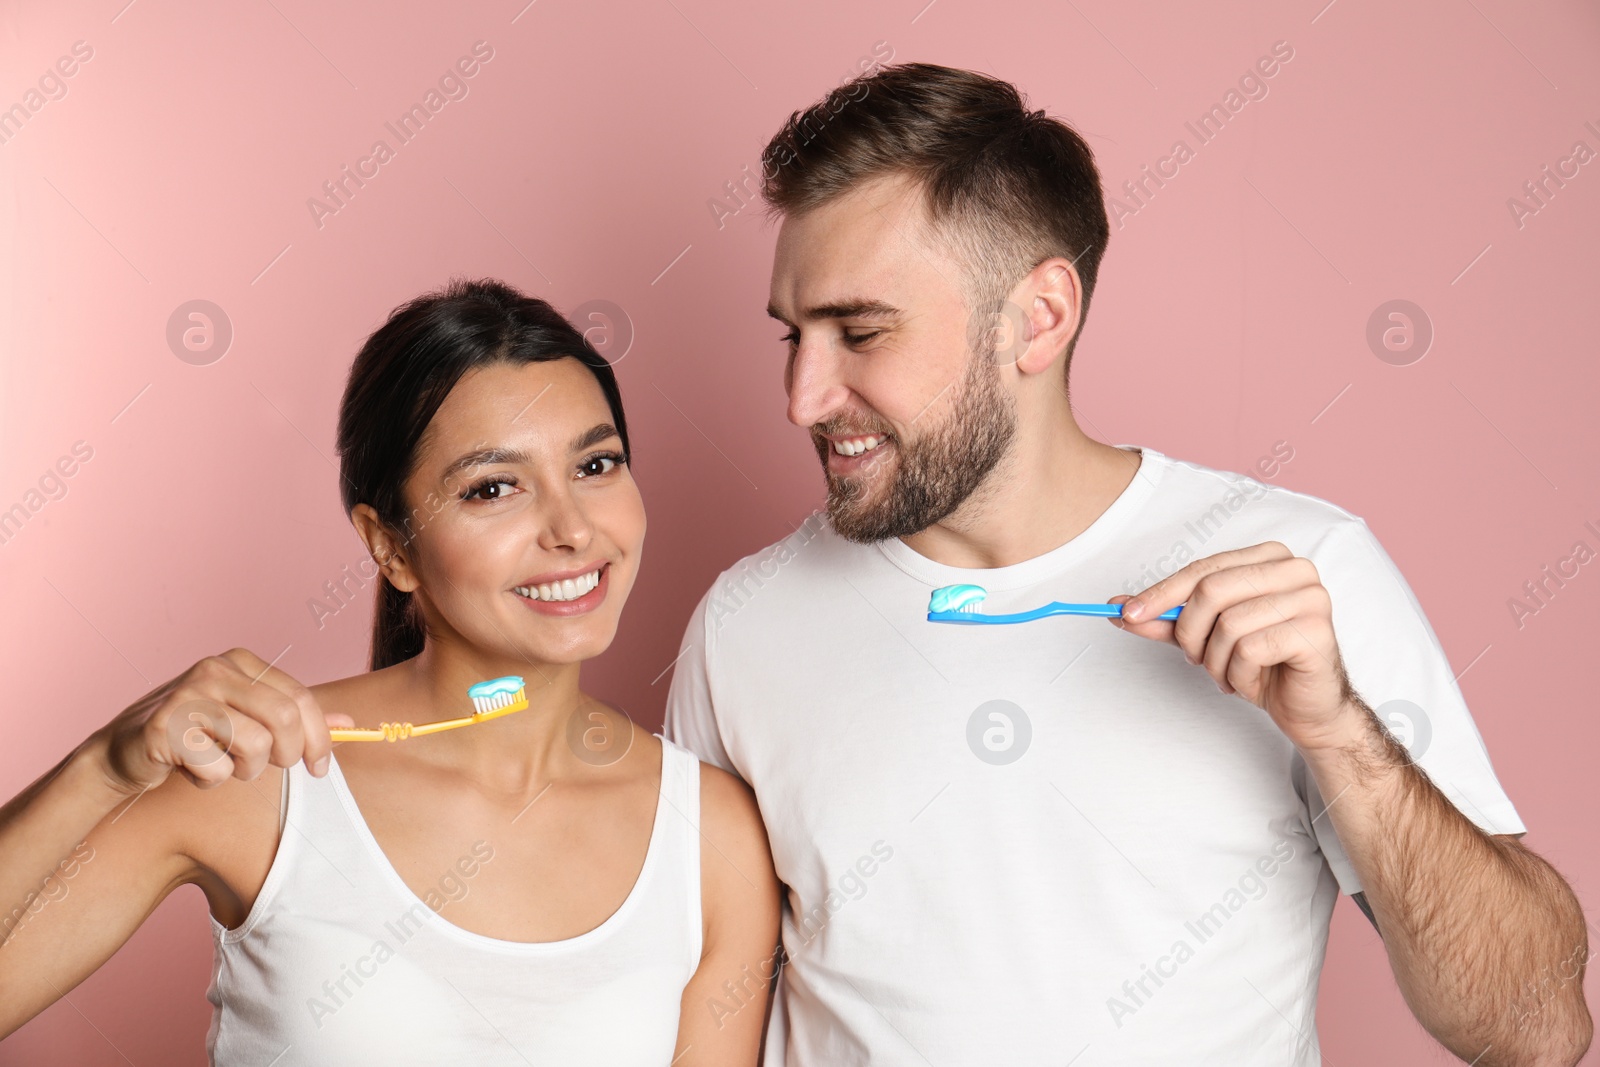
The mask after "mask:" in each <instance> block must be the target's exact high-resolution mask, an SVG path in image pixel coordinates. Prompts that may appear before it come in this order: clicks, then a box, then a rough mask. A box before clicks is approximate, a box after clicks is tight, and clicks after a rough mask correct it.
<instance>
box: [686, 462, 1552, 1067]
mask: <svg viewBox="0 0 1600 1067" xmlns="http://www.w3.org/2000/svg"><path fill="white" fill-rule="evenodd" d="M1118 447H1121V448H1125V449H1132V450H1134V451H1135V452H1136V453H1137V451H1138V450H1137V449H1136V447H1135V446H1131V445H1120V446H1118ZM1142 451H1143V458H1142V462H1141V466H1140V469H1139V471H1138V473H1137V475H1136V476H1135V477H1134V479H1133V481H1132V482H1131V483H1130V484H1129V485H1128V487H1127V489H1126V490H1125V491H1124V492H1123V493H1122V494H1121V495H1120V496H1119V497H1118V498H1117V499H1116V500H1115V501H1114V502H1113V503H1112V504H1111V506H1110V507H1109V508H1107V509H1106V511H1105V512H1104V513H1103V514H1102V515H1101V516H1100V518H1099V519H1098V520H1096V521H1095V522H1094V524H1093V525H1091V526H1090V527H1089V528H1088V529H1087V530H1085V531H1084V532H1082V533H1080V534H1079V535H1078V536H1077V537H1074V538H1073V539H1072V540H1070V541H1068V542H1067V543H1066V544H1064V545H1061V546H1060V547H1058V548H1056V549H1054V550H1052V551H1049V552H1046V553H1044V554H1043V555H1041V556H1037V557H1035V558H1033V559H1030V560H1026V561H1024V562H1022V563H1017V564H1014V565H1012V566H1009V567H999V568H992V569H965V568H958V567H950V566H945V565H943V564H940V563H936V562H934V561H932V560H929V559H928V558H926V557H924V556H922V555H919V554H918V553H916V552H915V551H913V550H912V549H910V548H908V547H907V546H906V545H905V544H904V543H902V542H901V541H899V540H890V541H887V542H883V543H880V544H876V545H857V544H853V543H850V542H848V541H845V540H844V539H843V538H841V537H839V536H838V535H837V534H835V533H834V532H833V531H832V530H831V529H830V528H829V527H828V526H827V525H826V523H825V522H824V521H823V519H822V517H821V515H820V514H817V515H813V516H812V517H811V518H810V519H808V520H807V521H806V522H805V523H804V524H802V525H801V527H800V528H799V529H798V530H797V531H796V532H795V533H794V534H793V535H791V536H790V537H788V538H785V539H784V540H783V541H781V542H779V543H778V544H776V545H773V546H770V547H769V548H767V549H766V550H764V551H762V552H759V553H756V554H754V555H751V556H748V557H746V558H745V559H743V560H741V561H739V562H738V563H736V564H735V565H734V566H733V567H731V568H729V569H728V570H727V571H724V572H723V574H722V575H721V576H720V577H719V578H718V580H717V582H716V583H715V584H714V585H713V586H712V588H711V589H710V590H709V591H708V592H707V593H706V595H705V596H704V597H703V598H702V599H701V601H700V603H699V605H698V606H697V607H696V609H695V612H694V615H693V617H692V619H691V620H690V623H689V626H688V630H687V632H686V633H685V634H684V638H683V645H682V650H681V651H682V654H681V657H680V658H679V660H678V662H677V668H676V674H675V676H674V678H673V681H672V688H671V693H670V695H669V697H668V705H667V717H666V725H665V732H666V735H667V736H668V737H671V738H672V739H673V740H675V741H677V742H678V743H680V744H682V745H684V746H686V747H687V748H689V749H691V750H692V751H694V752H696V753H697V754H698V755H700V756H701V758H703V759H705V760H707V761H708V762H711V763H715V764H717V765H719V766H721V767H724V768H726V769H728V770H731V771H733V772H735V773H737V774H739V775H740V776H741V777H743V778H744V779H745V780H746V781H747V782H749V783H750V785H751V786H752V787H753V788H754V790H755V793H756V795H757V797H758V799H759V801H760V805H761V814H762V817H763V818H764V819H765V821H766V825H767V830H768V833H769V835H770V838H771V842H772V850H773V855H774V859H775V862H776V865H777V871H778V874H779V876H780V877H781V878H782V879H783V882H784V883H785V885H786V886H787V887H788V896H787V900H786V905H785V908H784V917H783V938H784V945H785V949H786V952H787V955H788V965H787V966H786V967H785V968H784V970H783V972H782V976H781V979H780V981H779V988H778V1003H777V1005H776V1007H775V1008H774V1012H773V1022H772V1026H771V1029H770V1030H769V1034H768V1056H767V1060H766V1062H767V1065H768V1067H773V1065H779V1064H787V1065H788V1067H811V1065H847V1064H864V1063H869V1062H870V1063H872V1064H875V1065H906V1067H927V1065H928V1064H929V1063H933V1064H962V1065H965V1064H977V1063H1028V1064H1035V1063H1067V1062H1071V1063H1073V1064H1074V1065H1075V1067H1097V1065H1102V1064H1104V1065H1117V1067H1136V1065H1141V1064H1150V1065H1156V1064H1160V1065H1162V1067H1167V1065H1170V1064H1171V1063H1173V1062H1177V1061H1179V1060H1181V1061H1182V1062H1187V1063H1202V1062H1203V1063H1219V1064H1221V1063H1226V1064H1229V1065H1230V1067H1250V1065H1261V1067H1267V1065H1271V1067H1285V1065H1286V1064H1292V1065H1297V1067H1299V1065H1305V1067H1313V1065H1317V1064H1320V1062H1321V1060H1320V1054H1319V1050H1318V1046H1317V1038H1316V1029H1315V1019H1316V996H1317V982H1318V976H1319V973H1320V971H1321V968H1322V961H1323V952H1324V948H1325V946H1326V943H1327V935H1328V919H1329V915H1330V914H1331V912H1332V910H1333V904H1334V900H1335V898H1336V896H1337V893H1338V891H1339V890H1340V889H1342V890H1343V891H1345V892H1347V893H1354V892H1357V891H1359V890H1360V888H1361V886H1360V883H1359V882H1358V880H1357V878H1356V875H1355V872H1354V870H1353V869H1352V867H1351V865H1350V863H1349V861H1348V860H1347V859H1346V858H1345V856H1344V853H1343V851H1342V850H1341V848H1340V846H1339V841H1338V838H1337V837H1336V835H1335V832H1334V828H1333V826H1332V820H1331V818H1330V817H1329V816H1328V815H1327V814H1326V813H1325V812H1324V808H1325V804H1324V802H1323V800H1322V798H1321V797H1319V796H1318V795H1317V792H1316V786H1315V782H1314V781H1313V780H1312V778H1311V776H1310V774H1309V773H1308V772H1307V769H1306V767H1305V764H1304V762H1303V760H1302V759H1301V757H1300V756H1299V754H1298V752H1297V750H1296V749H1295V748H1294V747H1293V746H1292V745H1291V744H1290V743H1289V741H1288V740H1287V738H1285V737H1284V735H1283V734H1282V732H1281V731H1279V729H1278V728H1277V727H1276V726H1275V725H1274V724H1273V722H1272V721H1271V719H1270V718H1269V717H1268V716H1267V715H1266V713H1265V712H1263V711H1261V710H1260V709H1259V708H1257V707H1255V706H1254V705H1253V704H1251V703H1250V702H1249V701H1247V700H1245V699H1244V698H1242V697H1240V696H1237V695H1224V694H1223V693H1222V692H1220V691H1219V690H1218V689H1217V687H1216V684H1215V683H1214V682H1213V681H1212V680H1211V677H1210V676H1209V675H1208V674H1207V673H1206V672H1205V670H1204V668H1203V667H1198V666H1191V665H1190V664H1189V663H1188V662H1187V661H1186V660H1185V659H1184V656H1183V652H1182V651H1181V650H1180V649H1179V648H1178V647H1177V646H1175V645H1170V644H1160V643H1157V642H1154V641H1150V640H1148V639H1146V638H1141V637H1137V636H1135V635H1133V634H1128V633H1124V632H1122V631H1120V630H1118V629H1117V628H1115V627H1114V626H1112V625H1111V624H1110V623H1109V622H1107V621H1106V620H1105V619H1102V618H1078V617H1055V618H1049V619H1044V620H1040V621H1036V622H1030V623H1024V624H1020V625H1010V626H966V625H952V624H941V623H931V622H928V621H927V618H926V613H927V610H928V595H929V593H930V591H931V590H933V589H935V588H937V587H939V586H944V585H954V584H959V583H972V584H975V585H980V586H983V587H984V588H985V589H987V590H988V592H989V597H988V599H987V600H986V601H985V603H984V605H983V608H984V610H985V611H988V612H991V613H996V614H998V613H1001V612H1008V611H1022V610H1026V609H1029V608H1034V607H1038V606H1040V605H1042V604H1045V603H1048V602H1050V601H1052V600H1064V601H1086V602H1103V601H1105V600H1106V599H1107V598H1108V597H1111V596H1114V595H1116V594H1118V593H1135V592H1138V591H1139V590H1141V589H1143V588H1145V587H1146V586H1148V585H1150V584H1153V583H1154V582H1155V581H1156V580H1158V579H1160V578H1162V577H1165V576H1166V575H1167V574H1170V573H1172V572H1174V571H1176V570H1177V569H1179V568H1180V567H1181V566H1183V565H1184V564H1185V563H1187V562H1189V561H1190V560H1192V559H1197V558H1200V557H1202V556H1209V555H1212V554H1214V553H1216V552H1220V551H1224V550H1227V549H1233V548H1241V547H1245V546H1248V545H1254V544H1259V543H1261V542H1263V541H1269V540H1277V541H1281V542H1282V543H1283V544H1285V545H1286V546H1288V548H1289V549H1290V550H1291V551H1292V552H1294V553H1295V554H1296V555H1300V556H1307V557H1309V558H1310V559H1311V560H1312V561H1313V562H1314V563H1315V564H1316V566H1317V569H1318V572H1319V574H1320V575H1321V578H1322V582H1323V584H1324V585H1325V586H1326V587H1327V588H1328V590H1329V592H1330V594H1331V597H1332V602H1333V621H1334V628H1335V632H1336V635H1337V638H1338V641H1339V646H1340V650H1341V653H1342V654H1343V657H1344V662H1345V665H1346V669H1347V670H1348V672H1349V676H1350V680H1351V683H1352V684H1353V685H1354V686H1355V687H1356V690H1357V691H1358V692H1359V693H1360V695H1361V696H1362V698H1363V699H1364V700H1365V701H1366V702H1367V703H1368V704H1369V705H1370V706H1371V707H1372V708H1373V709H1374V710H1376V711H1377V712H1378V714H1379V715H1380V717H1382V718H1384V719H1385V721H1387V722H1388V723H1390V724H1391V728H1392V729H1393V730H1394V732H1395V733H1396V735H1397V736H1398V737H1399V738H1400V739H1401V740H1402V741H1403V742H1406V743H1407V744H1408V746H1409V747H1410V750H1411V752H1412V755H1413V758H1415V759H1416V761H1417V762H1418V763H1419V764H1420V765H1421V766H1422V767H1423V768H1424V769H1425V770H1426V771H1427V772H1428V774H1429V775H1430V777H1431V778H1432V779H1433V781H1434V782H1435V783H1436V784H1437V785H1438V787H1439V788H1440V789H1441V790H1442V791H1443V792H1444V794H1445V795H1446V796H1447V797H1449V798H1450V800H1451V801H1452V802H1453V803H1454V804H1455V805H1456V806H1457V807H1458V808H1459V809H1460V810H1461V811H1462V812H1463V813H1465V814H1466V815H1467V817H1468V818H1470V819H1472V820H1473V821H1474V822H1475V823H1477V824H1478V825H1479V826H1481V827H1483V828H1484V829H1485V830H1487V831H1488V832H1490V833H1496V834H1516V833H1522V832H1523V830H1524V827H1523V825H1522V822H1521V821H1520V819H1519V818H1518V817H1517V812H1516V810H1515V808H1513V807H1512V804H1511V801H1510V800H1509V799H1508V798H1507V797H1506V795H1505V793H1504V792H1503V791H1502V790H1501V788H1500V785H1499V783H1498V781H1497V780H1496V779H1495V775H1494V771H1493V769H1492V767H1491V766H1490V763H1489V759H1488V755H1487V752H1486V751H1485V749H1484V746H1483V742H1482V740H1481V739H1480V737H1479V735H1478V731H1477V728H1476V726H1475V725H1474V724H1473V721H1472V717H1471V715H1470V713H1469V712H1468V710H1467V707H1466V704H1465V703H1464V702H1463V700H1462V696H1461V692H1460V690H1459V689H1458V688H1457V686H1456V684H1455V681H1454V678H1453V672H1452V670H1451V668H1450V664H1449V662H1448V660H1447V659H1446V658H1445V655H1444V652H1443V650H1442V649H1441V647H1440V645H1439V642H1438V639H1437V637H1436V636H1435V634H1434V632H1433V629H1432V627H1431V626H1430V625H1429V623H1428V621H1427V619H1426V618H1425V617H1424V615H1423V612H1422V609H1421V607H1420V606H1419V605H1418V603H1417V600H1416V598H1415V596H1414V595H1413V594H1412V592H1411V590H1410V588H1409V586H1407V584H1406V582H1405V580H1404V579H1403V578H1402V577H1401V575H1400V572H1399V571H1398V570H1397V569H1396V567H1395V565H1394V563H1393V562H1392V561H1391V560H1390V558H1389V556H1388V555H1387V554H1386V553H1385V552H1384V550H1383V548H1382V547H1381V546H1380V545H1379V543H1378V541H1377V540H1376V538H1374V536H1373V535H1372V532H1371V531H1370V530H1369V529H1368V528H1367V525H1366V523H1365V522H1364V521H1363V520H1361V519H1360V518H1357V517H1356V516H1353V515H1351V514H1350V513H1348V512H1346V511H1344V510H1343V509H1341V508H1339V507H1337V506H1336V505H1333V504H1331V503H1328V502H1327V501H1324V500H1320V499H1318V498H1316V497H1312V496H1308V495H1306V494H1303V493H1297V492H1293V491H1291V490H1287V489H1283V488H1281V487H1278V486H1273V485H1266V484H1263V483H1261V482H1259V481H1256V480H1254V479H1251V478H1248V477H1245V476H1243V475H1238V474H1233V473H1228V472H1223V471H1216V470H1212V469H1210V468H1206V467H1202V466H1199V465H1196V464H1193V463H1186V462H1183V461H1181V460H1176V459H1172V458H1170V457H1167V456H1164V455H1162V454H1161V453H1159V452H1156V451H1154V450H1152V449H1149V448H1145V449H1143V450H1142ZM1075 1057H1076V1058H1075Z"/></svg>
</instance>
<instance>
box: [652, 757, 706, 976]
mask: <svg viewBox="0 0 1600 1067" xmlns="http://www.w3.org/2000/svg"><path fill="white" fill-rule="evenodd" d="M658 736H659V735H658ZM661 792H662V795H663V796H664V797H665V798H666V800H667V804H668V807H667V812H666V814H668V815H669V816H670V817H671V819H672V824H671V827H672V831H673V833H672V843H673V844H674V845H675V846H676V847H675V848H674V849H673V851H674V852H675V853H676V854H677V855H678V857H679V858H680V864H681V867H680V872H679V873H680V874H681V876H682V878H683V882H682V885H683V887H684V903H685V904H686V905H687V908H686V909H685V910H686V913H687V914H686V921H687V923H688V930H689V931H690V932H691V936H692V938H693V946H694V947H693V951H692V952H691V953H690V958H691V959H696V960H698V959H699V958H700V952H701V950H702V948H703V945H702V943H701V935H702V933H703V928H702V922H703V920H702V908H701V899H700V894H701V886H700V758H699V757H698V756H696V755H695V754H694V753H693V752H690V751H689V750H688V749H686V748H683V747H681V746H680V745H676V744H674V743H673V742H671V741H669V740H667V739H666V738H665V737H662V738H661Z"/></svg>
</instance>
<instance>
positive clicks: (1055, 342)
mask: <svg viewBox="0 0 1600 1067" xmlns="http://www.w3.org/2000/svg"><path fill="white" fill-rule="evenodd" d="M1082 308H1083V279H1082V278H1080V277H1078V269H1077V268H1076V267H1074V266H1073V265H1072V262H1071V261H1070V260H1068V259H1064V258H1062V257H1061V256H1051V257H1050V258H1049V259H1047V260H1044V261H1043V262H1042V263H1039V264H1038V265H1037V266H1035V267H1034V268H1033V269H1032V270H1031V271H1029V272H1028V276H1027V277H1025V278H1023V279H1022V281H1021V282H1019V283H1017V286H1016V288H1014V289H1013V290H1011V297H1010V301H1009V303H1008V305H1007V307H1006V309H1005V315H1006V318H1007V319H1008V320H1009V324H1010V326H1011V327H1012V328H1013V329H1017V328H1018V327H1020V329H1021V336H1019V337H1016V338H1014V339H1013V341H1012V345H1011V348H1012V351H1013V352H1014V355H1015V359H1014V360H1013V362H1014V363H1015V364H1016V368H1017V370H1018V372H1020V373H1022V374H1042V373H1043V372H1045V371H1048V370H1050V369H1051V368H1052V367H1055V366H1057V364H1058V362H1059V361H1060V359H1061V357H1062V355H1063V354H1064V353H1065V352H1066V350H1067V345H1068V344H1070V343H1071V342H1072V339H1073V338H1074V337H1075V336H1077V333H1078V324H1079V323H1080V322H1082V321H1083V315H1082Z"/></svg>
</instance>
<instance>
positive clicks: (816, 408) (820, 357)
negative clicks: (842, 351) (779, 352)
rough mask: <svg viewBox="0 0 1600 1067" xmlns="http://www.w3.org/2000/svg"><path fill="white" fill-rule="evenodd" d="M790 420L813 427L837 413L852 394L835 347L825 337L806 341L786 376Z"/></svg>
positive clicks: (800, 344)
mask: <svg viewBox="0 0 1600 1067" xmlns="http://www.w3.org/2000/svg"><path fill="white" fill-rule="evenodd" d="M785 377H786V378H787V381H786V382H785V385H786V386H787V388H788V392H789V421H790V422H792V423H794V424H795V425H796V426H801V427H806V428H809V427H812V426H815V425H816V424H817V423H819V422H821V421H822V420H823V419H826V418H827V417H828V416H829V415H831V414H833V413H834V412H835V411H837V410H838V409H839V407H840V405H842V404H843V403H844V401H845V398H846V397H847V396H849V394H850V388H849V386H848V385H846V384H845V381H844V376H843V374H842V368H841V367H840V366H839V360H838V357H837V355H836V354H835V353H834V351H833V346H832V345H830V344H829V343H828V342H827V341H826V340H824V339H823V338H816V339H812V340H802V341H800V343H799V344H798V345H797V346H796V347H795V353H794V358H793V359H792V360H791V361H790V363H789V371H788V373H787V375H785Z"/></svg>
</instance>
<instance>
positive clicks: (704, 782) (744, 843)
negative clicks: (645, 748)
mask: <svg viewBox="0 0 1600 1067" xmlns="http://www.w3.org/2000/svg"><path fill="white" fill-rule="evenodd" d="M666 743H667V744H672V742H670V741H668V742H666ZM675 747H678V746H675ZM682 751H688V750H687V749H682ZM690 755H693V753H690ZM696 758H697V759H698V757H696ZM700 832H701V833H702V834H703V835H704V836H705V839H706V840H707V841H708V842H710V843H711V844H712V845H713V846H715V848H713V849H711V850H709V851H713V852H716V851H720V850H724V849H726V850H727V856H728V859H730V860H731V861H733V863H734V865H735V866H736V867H740V866H742V865H743V863H745V862H749V863H752V864H756V865H760V866H764V867H765V868H767V869H769V870H770V868H771V866H772V856H771V851H770V849H769V847H768V845H767V830H766V826H765V824H764V823H763V822H762V820H761V806H760V804H759V803H758V801H757V800H756V795H755V792H754V791H753V790H752V789H751V788H750V786H749V785H747V784H746V783H745V781H744V779H742V778H740V777H738V776H737V775H734V774H730V773H728V772H727V771H725V770H723V769H722V768H721V767H717V766H714V765H713V764H710V763H706V762H705V761H704V760H700Z"/></svg>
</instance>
